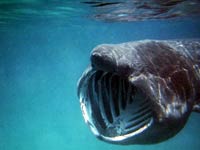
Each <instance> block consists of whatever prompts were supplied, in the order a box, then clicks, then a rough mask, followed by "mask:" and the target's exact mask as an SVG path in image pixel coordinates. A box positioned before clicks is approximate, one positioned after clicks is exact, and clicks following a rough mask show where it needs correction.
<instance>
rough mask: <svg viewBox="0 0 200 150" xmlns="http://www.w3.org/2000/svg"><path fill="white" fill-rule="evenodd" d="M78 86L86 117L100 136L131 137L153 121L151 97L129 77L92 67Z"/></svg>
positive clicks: (109, 139)
mask: <svg viewBox="0 0 200 150" xmlns="http://www.w3.org/2000/svg"><path fill="white" fill-rule="evenodd" d="M79 85H80V86H79V96H80V100H81V108H82V112H83V116H84V118H85V121H86V122H87V124H89V126H90V128H91V130H92V131H93V133H94V134H95V135H96V136H97V137H99V138H101V139H103V140H106V141H109V142H119V141H123V140H126V139H129V138H132V137H133V136H135V135H137V134H139V133H141V132H143V131H144V130H146V129H147V128H148V127H149V126H150V125H151V124H152V121H153V119H152V118H153V117H152V109H151V103H150V101H149V99H148V96H146V94H145V93H144V92H143V91H142V90H140V89H138V88H137V87H135V86H134V85H132V84H131V83H130V82H129V81H128V80H127V79H126V78H122V77H120V76H118V75H116V74H114V73H109V72H103V71H96V70H89V71H86V73H85V74H84V75H83V78H82V80H81V81H80V82H79Z"/></svg>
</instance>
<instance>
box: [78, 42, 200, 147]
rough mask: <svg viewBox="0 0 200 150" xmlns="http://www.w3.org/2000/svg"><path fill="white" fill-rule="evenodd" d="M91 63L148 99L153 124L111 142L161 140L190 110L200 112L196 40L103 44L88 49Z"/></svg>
mask: <svg viewBox="0 0 200 150" xmlns="http://www.w3.org/2000/svg"><path fill="white" fill-rule="evenodd" d="M91 66H92V69H93V70H102V71H104V72H111V73H114V74H117V75H119V76H121V77H122V78H127V79H128V81H129V82H130V83H132V84H133V85H134V86H135V87H137V88H138V89H141V90H142V91H143V92H144V94H146V95H147V96H148V97H149V98H150V99H149V100H150V101H151V107H152V110H153V118H154V122H153V124H152V125H151V126H150V127H149V128H148V129H147V130H145V131H144V132H142V133H141V134H138V135H136V136H133V137H131V138H127V139H125V140H122V141H117V142H113V143H116V144H151V143H157V142H161V141H163V140H166V139H168V138H170V137H172V136H174V135H175V134H176V133H178V132H179V131H180V130H181V129H182V128H183V127H184V125H185V123H186V121H187V119H188V117H189V115H190V113H191V112H192V111H197V112H199V111H200V108H199V103H200V84H199V83H200V68H199V67H200V40H177V41H176V40H174V41H156V40H144V41H138V42H129V43H122V44H116V45H112V44H103V45H99V46H97V47H96V48H95V49H94V50H93V51H92V53H91ZM80 87H81V82H80V84H79V88H80ZM79 90H80V89H79ZM102 140H105V139H102ZM105 141H106V140H105Z"/></svg>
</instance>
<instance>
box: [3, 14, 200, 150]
mask: <svg viewBox="0 0 200 150" xmlns="http://www.w3.org/2000/svg"><path fill="white" fill-rule="evenodd" d="M73 17H74V16H71V18H66V19H62V20H61V19H60V18H56V17H55V18H53V19H52V18H51V20H48V19H47V20H45V18H42V19H38V20H37V19H36V20H34V19H35V18H34V19H33V20H31V17H30V18H29V20H28V21H27V22H26V21H19V20H18V22H15V21H13V22H9V24H8V25H7V24H6V25H5V24H4V25H1V26H0V150H66V149H67V150H72V149H77V150H79V149H80V150H82V149H84V150H85V149H95V150H102V149H104V150H110V149H113V150H140V149H141V150H151V149H154V150H161V149H162V150H168V149H171V150H176V149H181V150H188V149H192V150H199V149H200V141H199V139H200V134H199V133H200V114H197V113H193V114H192V115H191V117H190V119H189V120H188V123H187V124H186V126H185V128H184V129H183V130H182V131H181V132H180V133H179V134H178V135H177V136H175V137H174V138H172V139H170V140H168V141H165V142H163V143H160V144H156V145H145V146H143V145H130V146H119V145H112V144H108V143H105V142H102V141H100V140H98V139H96V138H95V137H94V136H93V134H92V133H91V132H90V130H89V128H88V127H87V125H86V124H85V123H84V120H83V117H82V113H81V110H80V105H79V99H78V97H77V81H78V79H79V77H80V76H81V74H82V72H83V71H84V70H85V68H86V67H87V66H88V64H89V55H90V52H91V50H92V48H94V47H95V46H96V45H98V44H102V43H120V42H127V41H134V40H142V39H180V38H200V28H199V27H200V20H199V18H197V17H196V18H195V17H193V18H191V17H188V18H184V19H172V20H157V21H156V20H154V21H153V20H152V21H142V22H129V23H125V22H124V23H123V22H121V23H105V22H100V21H94V20H90V19H88V18H84V17H76V16H75V18H74V19H73ZM57 19H58V20H57ZM52 20H53V21H52Z"/></svg>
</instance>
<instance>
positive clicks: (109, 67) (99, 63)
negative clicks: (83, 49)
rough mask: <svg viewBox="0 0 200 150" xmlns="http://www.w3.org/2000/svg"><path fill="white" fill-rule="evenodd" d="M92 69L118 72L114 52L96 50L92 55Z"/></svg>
mask: <svg viewBox="0 0 200 150" xmlns="http://www.w3.org/2000/svg"><path fill="white" fill-rule="evenodd" d="M91 64H92V67H94V68H96V69H98V70H103V71H106V72H113V71H115V70H116V60H115V57H114V54H113V52H112V51H109V50H107V51H103V50H102V51H101V50H96V51H94V52H92V54H91Z"/></svg>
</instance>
